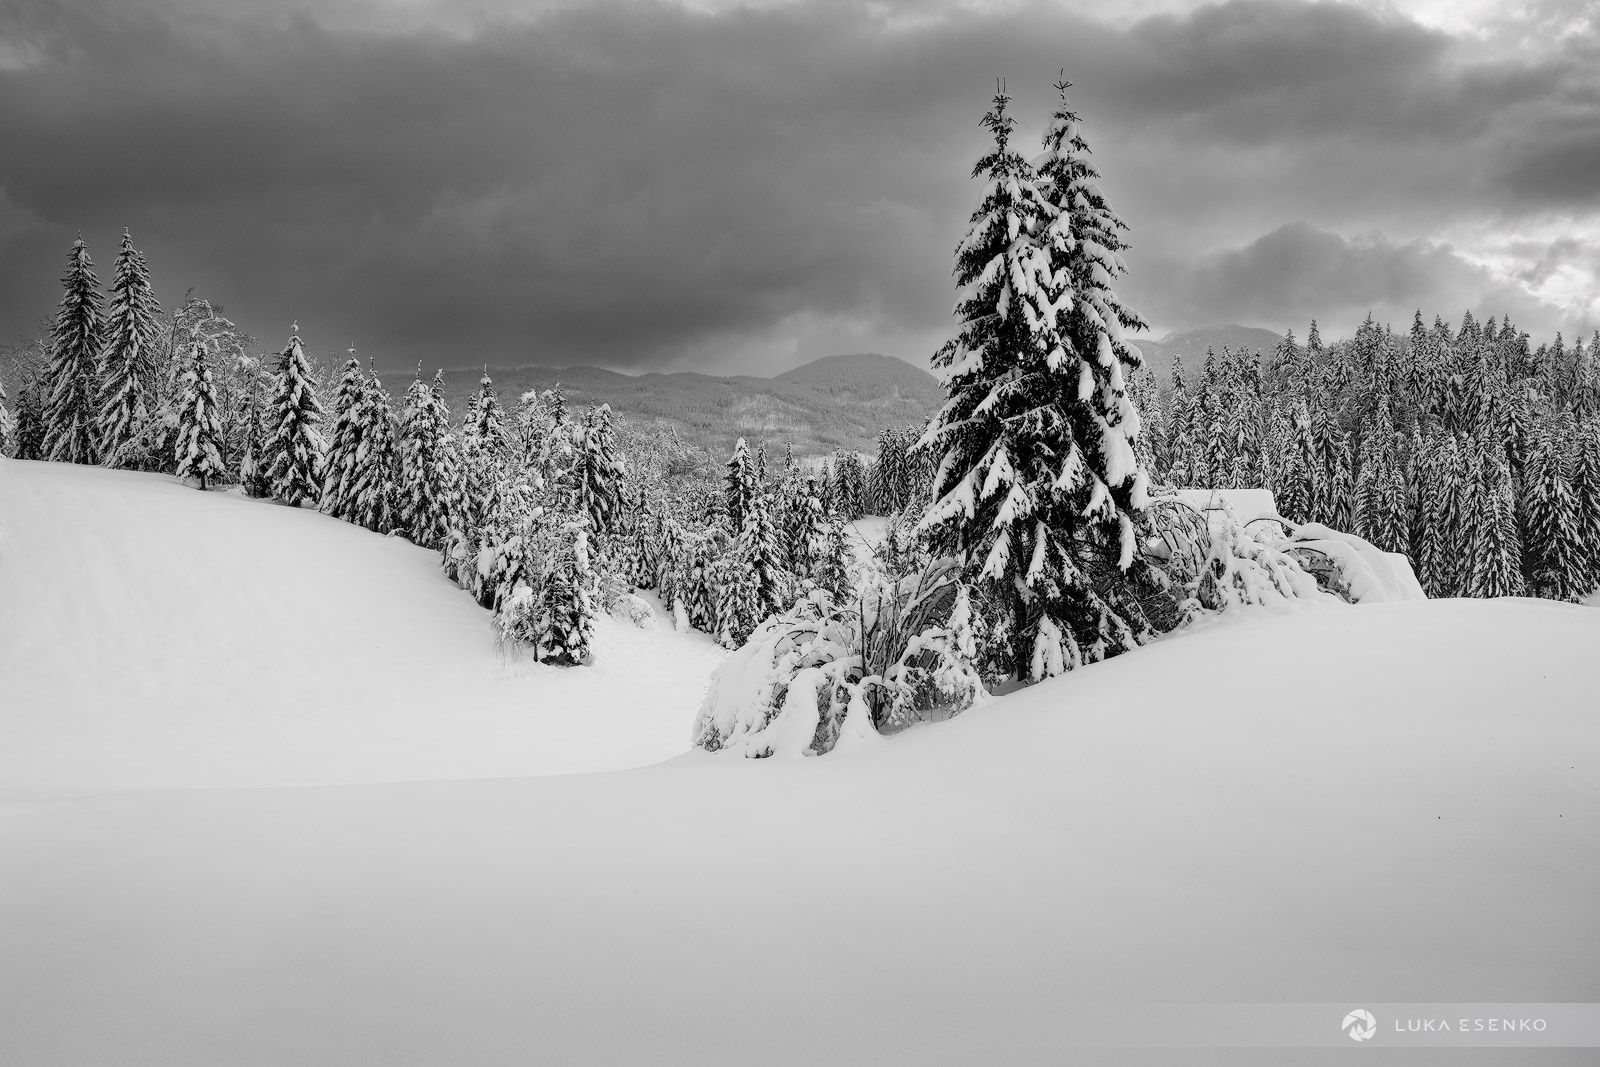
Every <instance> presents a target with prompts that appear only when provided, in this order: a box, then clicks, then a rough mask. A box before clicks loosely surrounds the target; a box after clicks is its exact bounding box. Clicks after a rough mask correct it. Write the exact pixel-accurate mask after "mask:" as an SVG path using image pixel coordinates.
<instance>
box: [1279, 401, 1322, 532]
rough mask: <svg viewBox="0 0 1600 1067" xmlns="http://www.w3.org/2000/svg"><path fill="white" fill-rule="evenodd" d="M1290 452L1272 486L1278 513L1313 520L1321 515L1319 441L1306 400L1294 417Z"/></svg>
mask: <svg viewBox="0 0 1600 1067" xmlns="http://www.w3.org/2000/svg"><path fill="white" fill-rule="evenodd" d="M1287 445H1288V448H1287V454H1286V455H1285V457H1284V462H1283V464H1282V465H1281V466H1280V467H1279V469H1278V472H1277V474H1276V475H1275V478H1274V483H1273V486H1272V490H1273V498H1274V500H1275V502H1276V503H1277V505H1278V513H1279V514H1280V515H1282V516H1283V517H1284V518H1286V519H1288V520H1289V521H1290V522H1296V523H1301V522H1311V521H1313V520H1315V519H1318V518H1319V517H1320V516H1319V515H1318V514H1317V511H1316V508H1317V499H1316V498H1317V484H1318V483H1317V471H1318V469H1319V463H1318V460H1317V449H1316V442H1315V441H1314V440H1313V438H1312V434H1311V415H1310V414H1309V413H1308V412H1307V411H1306V406H1305V404H1304V402H1301V403H1298V404H1296V406H1295V408H1294V411H1293V414H1292V415H1291V417H1290V427H1289V436H1288V439H1287Z"/></svg>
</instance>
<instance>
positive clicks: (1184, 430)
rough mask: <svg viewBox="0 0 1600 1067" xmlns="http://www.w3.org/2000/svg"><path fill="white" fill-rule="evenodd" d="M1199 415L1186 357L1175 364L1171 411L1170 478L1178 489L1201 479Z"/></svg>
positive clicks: (1195, 485)
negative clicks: (1187, 375)
mask: <svg viewBox="0 0 1600 1067" xmlns="http://www.w3.org/2000/svg"><path fill="white" fill-rule="evenodd" d="M1196 421H1197V415H1196V412H1195V406H1194V398H1193V397H1192V396H1191V395H1190V393H1189V389H1188V384H1187V382H1185V380H1184V376H1183V357H1182V356H1179V357H1177V358H1176V359H1174V360H1173V361H1172V404H1171V406H1170V408H1169V409H1168V414H1167V423H1168V433H1167V440H1168V446H1167V447H1168V449H1169V458H1168V460H1167V471H1168V474H1167V476H1168V478H1170V479H1171V481H1172V484H1173V485H1175V486H1180V487H1182V486H1191V487H1198V486H1199V483H1200V482H1201V481H1202V480H1203V478H1202V477H1201V476H1200V473H1199V469H1200V466H1201V463H1200V461H1199V460H1198V459H1197V458H1196V457H1197V456H1198V455H1199V453H1200V443H1199V439H1198V437H1197V435H1196V432H1195V423H1196Z"/></svg>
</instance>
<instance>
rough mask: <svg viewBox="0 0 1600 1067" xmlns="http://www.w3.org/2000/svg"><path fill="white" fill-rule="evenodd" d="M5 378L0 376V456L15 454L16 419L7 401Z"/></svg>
mask: <svg viewBox="0 0 1600 1067" xmlns="http://www.w3.org/2000/svg"><path fill="white" fill-rule="evenodd" d="M7 399H8V398H7V397H6V383H5V379H3V378H0V456H10V455H15V454H16V447H17V420H16V417H15V416H14V415H12V414H11V408H10V406H9V405H8V403H7Z"/></svg>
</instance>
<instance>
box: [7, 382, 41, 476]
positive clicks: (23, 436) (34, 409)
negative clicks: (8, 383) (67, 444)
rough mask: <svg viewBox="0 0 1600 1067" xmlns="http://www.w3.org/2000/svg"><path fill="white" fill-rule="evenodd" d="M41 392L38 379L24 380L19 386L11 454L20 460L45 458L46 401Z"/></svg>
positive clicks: (14, 414)
mask: <svg viewBox="0 0 1600 1067" xmlns="http://www.w3.org/2000/svg"><path fill="white" fill-rule="evenodd" d="M40 390H41V386H40V383H39V381H38V379H36V378H24V379H23V380H22V382H21V384H19V385H18V386H17V396H16V411H15V412H14V413H13V418H14V421H13V423H12V433H13V437H12V440H11V454H12V455H13V456H16V457H17V458H18V459H43V458H44V452H43V447H44V400H43V398H42V397H41V396H40Z"/></svg>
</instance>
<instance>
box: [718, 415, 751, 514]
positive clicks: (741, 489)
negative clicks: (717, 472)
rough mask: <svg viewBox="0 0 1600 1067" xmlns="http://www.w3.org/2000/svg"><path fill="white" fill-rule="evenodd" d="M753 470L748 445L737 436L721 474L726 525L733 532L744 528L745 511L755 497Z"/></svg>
mask: <svg viewBox="0 0 1600 1067" xmlns="http://www.w3.org/2000/svg"><path fill="white" fill-rule="evenodd" d="M755 495H756V484H755V471H754V469H753V467H752V465H751V462H750V446H749V445H747V444H745V442H744V438H742V437H741V438H739V440H738V443H736V444H735V445H734V446H733V454H732V455H731V456H729V457H728V462H727V473H726V474H724V476H723V492H722V497H723V501H724V503H725V506H726V510H727V514H728V526H729V528H730V529H732V530H733V532H734V533H738V532H739V531H740V530H742V529H743V528H744V516H745V512H747V511H749V510H750V501H751V500H753V499H754V498H755Z"/></svg>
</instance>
